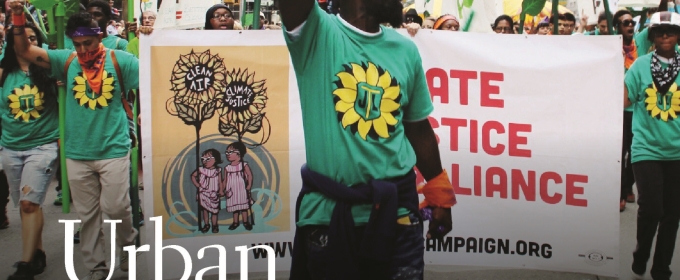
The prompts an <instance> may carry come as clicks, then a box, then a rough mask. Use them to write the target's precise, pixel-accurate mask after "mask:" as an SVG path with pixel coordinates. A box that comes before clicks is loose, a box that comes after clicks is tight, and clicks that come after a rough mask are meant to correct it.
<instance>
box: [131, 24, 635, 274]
mask: <svg viewBox="0 0 680 280" xmlns="http://www.w3.org/2000/svg"><path fill="white" fill-rule="evenodd" d="M218 32H220V34H219V36H216V35H217V34H213V33H214V32H210V31H200V32H199V31H193V32H192V36H191V37H189V36H185V35H186V34H185V33H183V32H182V31H169V30H168V31H166V30H158V31H157V32H155V33H154V34H153V35H152V36H150V37H148V38H147V39H148V40H143V41H142V48H141V50H142V54H144V53H145V52H146V54H147V56H146V58H145V57H144V56H142V69H154V71H140V72H141V75H142V77H141V78H142V81H143V84H142V92H148V93H150V92H153V93H154V94H153V95H150V94H147V95H142V118H143V119H145V120H146V121H145V122H144V123H143V126H144V127H143V129H142V133H143V141H142V142H143V143H144V145H145V146H144V147H143V150H144V151H145V153H146V154H145V155H144V156H145V157H144V159H145V160H144V169H145V170H153V172H145V174H144V175H145V178H144V180H145V184H148V185H153V186H154V188H152V189H151V191H147V192H146V194H145V195H146V197H145V198H146V201H147V203H145V206H146V207H147V209H145V211H149V212H148V213H152V214H148V215H151V216H162V217H163V223H164V224H163V227H162V229H163V234H162V236H163V245H164V246H168V245H178V246H181V247H183V248H186V250H187V251H188V252H189V255H191V261H192V264H193V265H192V268H191V269H190V270H192V274H195V273H196V272H198V271H199V270H200V269H201V268H205V267H209V266H214V265H215V262H216V257H217V256H216V254H215V256H213V257H207V256H206V257H205V258H198V257H197V252H199V250H201V248H203V247H205V246H210V245H214V244H220V245H222V246H224V247H225V248H227V254H228V257H227V259H228V260H229V261H228V262H227V270H228V272H229V273H237V272H239V269H240V263H239V261H238V260H239V259H240V254H239V253H238V252H236V251H235V250H233V249H232V248H235V247H238V246H243V245H247V246H249V247H250V246H255V245H261V244H267V245H270V246H271V247H273V248H274V249H275V254H274V256H271V254H269V255H267V254H264V252H263V251H262V250H250V251H249V253H248V255H249V258H250V259H249V262H248V263H249V264H248V266H249V269H250V271H265V270H266V269H267V258H271V257H275V258H276V269H277V270H288V269H289V268H290V256H291V252H290V250H291V249H292V246H291V244H290V242H291V241H292V240H293V234H294V228H295V227H294V219H295V217H294V211H293V210H294V205H295V198H296V195H297V193H298V192H299V189H300V185H301V180H300V175H299V167H300V166H301V165H302V164H303V163H304V162H305V155H304V153H303V151H304V149H303V146H302V145H304V143H303V141H300V139H304V138H303V135H302V129H301V116H300V110H299V96H298V92H297V85H296V81H295V78H294V77H295V76H294V73H293V68H292V67H291V66H290V64H289V58H288V54H287V51H286V49H285V43H284V41H283V37H282V36H281V33H280V31H261V32H257V33H256V34H253V33H245V32H244V33H241V34H239V33H238V32H229V31H218ZM562 39H563V38H559V37H545V38H539V37H526V36H501V37H498V36H493V35H485V34H463V33H444V32H431V31H427V32H425V31H422V32H420V33H419V34H418V36H417V37H416V38H415V39H414V40H415V41H416V43H417V45H418V47H419V49H420V51H421V55H422V58H423V67H424V69H425V72H426V77H427V79H428V85H429V87H430V92H431V95H432V97H433V101H434V104H435V112H434V113H433V114H432V115H431V118H430V121H431V123H432V125H433V127H434V129H435V132H436V133H437V135H438V139H439V144H440V150H441V151H442V160H443V162H444V164H445V166H446V169H447V171H448V172H449V174H451V180H452V181H453V185H454V186H455V188H456V191H457V193H458V204H457V205H456V206H455V207H454V209H453V214H454V229H453V231H452V232H451V234H450V235H449V236H448V237H447V238H446V239H445V240H444V241H443V242H435V241H434V240H426V250H427V252H426V261H427V263H431V264H449V265H476V266H501V267H515V268H534V269H544V270H556V271H571V272H583V273H592V274H598V275H606V276H616V273H617V271H618V259H615V258H614V256H618V255H619V252H618V228H619V225H618V212H617V210H616V207H615V205H617V203H618V200H617V196H616V195H611V194H613V193H617V192H618V185H619V175H618V168H619V163H618V160H619V157H620V156H619V151H620V142H621V131H620V130H621V122H622V118H621V114H620V113H621V109H622V106H623V104H621V103H622V101H621V98H620V95H621V92H622V91H623V88H622V82H623V73H622V72H621V71H620V65H621V61H620V60H621V59H622V58H621V57H620V55H616V54H617V52H616V50H618V49H619V48H620V41H619V40H620V39H618V38H615V37H614V38H604V37H598V38H569V40H562ZM216 46H219V47H216ZM152 49H153V51H152ZM567 49H568V50H569V51H565V50H567ZM442 50H447V51H442ZM244 52H250V53H251V55H243V54H244ZM256 52H261V53H264V54H265V55H261V54H260V55H257V54H256ZM539 53H540V54H541V55H540V56H539V55H537V54H539ZM618 53H620V51H619V52H618ZM169 58H170V59H169ZM192 61H196V63H197V64H196V63H195V64H196V65H193V64H191V63H194V62H192ZM185 64H186V65H185ZM207 68H210V69H207ZM156 70H158V71H156ZM184 70H186V71H184ZM584 70H587V71H584ZM619 72H621V73H619ZM222 73H224V75H221V74H222ZM286 73H287V74H286ZM588 73H598V75H592V74H588ZM199 76H200V81H201V82H200V83H198V84H200V86H199V85H194V83H193V82H192V81H193V80H196V79H197V78H196V77H199ZM168 78H170V79H168ZM328 78H329V79H337V78H336V77H328ZM206 79H208V80H209V81H208V80H206ZM220 79H221V80H225V81H227V82H220V81H219V80H220ZM169 81H170V82H169ZM206 81H207V82H206ZM602 81H606V82H602ZM170 83H174V84H170ZM220 83H223V84H221V85H220ZM182 85H185V86H186V87H187V88H190V89H193V90H194V91H195V92H193V93H195V94H198V96H201V98H203V100H212V99H213V98H214V99H217V100H218V102H217V103H215V105H209V106H216V108H217V109H215V110H216V111H215V113H214V117H212V118H206V119H205V120H201V127H202V128H199V129H198V130H196V129H195V128H194V127H193V126H192V125H191V122H189V123H186V118H187V117H191V116H195V114H194V113H191V112H193V111H192V110H194V109H191V108H193V107H196V106H199V107H200V106H208V105H201V104H202V103H197V104H181V103H178V102H179V101H181V100H182V98H181V97H182V96H180V95H178V94H177V92H175V93H173V92H172V90H169V89H173V90H174V89H177V88H179V87H181V86H182ZM230 85H231V86H230ZM207 87H210V88H211V91H206V92H208V93H206V94H205V95H201V94H200V93H198V92H200V91H201V90H202V89H203V88H207ZM220 92H222V93H224V94H223V95H220V94H219V93H220ZM211 94H212V95H211ZM327 94H332V93H327ZM265 95H266V96H267V98H268V99H267V101H266V102H263V101H262V99H261V96H265ZM173 96H174V97H173ZM239 96H241V97H243V98H242V99H239V100H241V101H244V100H247V101H248V102H251V101H253V100H259V101H257V102H255V103H257V104H261V103H265V105H264V107H263V106H259V105H258V106H259V107H249V108H254V109H253V111H252V112H255V113H254V115H253V116H255V118H256V120H257V121H255V122H254V121H251V122H249V123H248V125H251V126H252V125H255V124H257V125H260V126H261V127H263V129H260V130H251V131H255V132H254V133H250V132H248V131H244V133H242V134H240V133H236V134H234V135H232V134H229V133H231V132H233V131H235V130H238V129H239V128H242V127H244V126H243V125H240V126H234V125H232V124H231V123H232V122H239V121H241V122H243V121H246V122H247V121H248V118H253V116H250V115H244V114H239V113H238V112H240V111H238V110H235V111H234V110H232V111H233V112H235V113H230V112H232V111H229V110H230V108H231V109H234V108H236V109H238V108H241V107H243V106H245V105H247V104H245V105H244V104H241V103H242V102H241V103H238V104H236V103H234V102H231V101H230V99H234V98H237V97H239ZM251 96H252V97H253V98H250V97H251ZM246 97H248V98H246ZM220 98H221V99H220ZM258 98H260V99H258ZM178 100H179V101H178ZM220 100H222V101H224V102H222V101H220ZM171 101H172V102H171ZM173 102H174V103H173ZM202 102H203V101H202ZM206 102H207V101H206ZM244 102H245V101H244ZM173 104H174V105H173ZM206 104H208V103H206ZM234 104H235V105H234ZM199 107H196V108H199ZM232 107H233V108H232ZM173 108H178V109H179V111H177V110H175V109H173ZM210 108H211V110H213V107H210ZM144 109H146V110H144ZM183 112H184V113H183ZM185 112H189V113H185ZM264 113H266V116H267V118H266V119H265V118H257V116H259V115H262V116H264ZM258 114H259V115H258ZM178 117H179V118H180V119H182V120H184V121H185V123H184V124H186V125H183V123H182V122H181V120H180V119H178ZM165 127H173V130H167V129H163V128H165ZM232 127H233V128H232ZM267 127H269V128H268V129H269V130H268V129H267ZM263 131H270V132H271V133H270V135H268V136H267V137H261V136H262V135H263V133H265V132H263ZM226 135H231V136H226ZM265 138H267V139H269V141H268V142H267V141H265V142H266V143H262V145H259V146H257V145H256V144H258V143H261V142H262V140H261V139H265ZM272 139H273V140H272ZM241 141H242V142H244V143H246V144H248V145H247V149H246V150H244V152H243V153H242V154H243V155H244V156H242V157H241V156H237V157H233V152H234V151H236V148H234V147H233V143H234V142H241ZM258 141H260V142H258ZM197 143H198V144H200V148H199V145H197ZM308 144H311V143H308ZM212 149H214V150H215V152H217V153H219V154H222V155H221V157H222V161H223V162H224V163H223V164H220V166H222V167H220V168H226V167H224V166H227V167H228V165H229V164H230V162H232V163H233V162H236V163H238V164H237V165H234V166H233V167H234V168H236V169H238V170H243V169H244V168H245V166H247V167H248V169H249V170H251V171H250V172H251V175H248V176H246V177H245V178H246V180H244V181H246V182H247V181H249V180H252V183H247V184H246V185H250V186H251V189H250V190H249V191H250V192H252V196H251V200H253V201H252V202H251V203H250V205H251V206H250V208H248V209H247V210H245V212H243V213H244V214H241V215H244V216H243V217H240V218H239V216H238V215H235V214H236V213H239V212H238V211H239V210H233V212H234V215H232V214H231V212H227V213H224V212H223V211H224V209H227V211H232V210H230V209H233V207H232V206H230V205H231V204H230V203H231V202H230V200H229V199H225V198H220V197H221V196H219V194H218V196H216V198H215V200H214V202H211V201H213V200H212V198H211V197H210V196H209V195H208V194H209V193H206V192H205V191H199V192H198V193H197V190H199V187H201V186H202V184H203V183H202V181H201V180H196V182H192V179H191V178H192V175H191V174H192V173H193V172H194V171H195V170H196V169H197V163H196V162H197V160H198V159H201V160H202V162H198V164H199V165H200V163H203V164H202V165H200V166H201V167H200V170H202V171H201V172H203V173H205V174H208V173H209V172H208V171H209V170H210V168H213V167H212V166H213V164H212V163H211V162H212V161H211V159H212V158H215V154H212V151H211V150H212ZM225 151H226V155H227V156H228V158H225V154H224V153H225ZM197 153H198V154H197ZM237 155H238V153H237ZM234 160H235V161H234ZM246 164H247V165H246ZM218 167H219V166H218ZM230 168H231V167H230ZM238 174H240V173H238ZM250 176H252V177H253V178H251V179H248V178H250ZM206 182H208V181H206ZM194 183H196V184H198V186H197V185H195V184H194ZM211 203H212V204H211ZM199 204H201V205H204V206H205V207H203V208H201V206H200V205H199ZM211 205H212V206H211ZM213 208H214V209H215V210H217V211H216V212H214V213H216V214H210V215H211V217H215V219H216V220H217V224H215V223H212V222H210V221H209V220H205V221H206V223H204V225H209V224H212V231H207V230H206V231H205V232H202V231H200V230H199V229H198V228H197V225H198V222H197V220H198V219H199V217H200V218H203V213H197V211H212V210H211V209H213ZM220 209H222V210H220ZM211 213H213V212H211ZM245 214H248V216H247V217H248V220H250V222H251V224H249V225H250V226H251V229H247V228H244V225H240V226H238V222H239V220H241V221H242V222H244V223H245V222H246V221H247V220H245ZM205 217H208V216H205ZM231 226H235V227H234V229H231V228H228V227H231ZM207 228H210V227H207ZM216 228H217V229H216ZM153 229H154V227H148V228H147V229H146V230H147V231H149V232H148V236H154V235H153ZM224 235H229V238H224ZM165 251H166V252H170V251H172V250H165ZM148 257H149V263H154V259H153V254H149V255H148ZM162 263H163V273H164V274H163V277H164V278H165V277H180V276H182V274H183V272H184V268H185V267H184V266H183V265H182V264H183V263H184V260H183V257H182V256H181V255H180V254H176V253H167V254H163V262H162ZM150 269H152V270H153V269H154V268H150ZM150 273H153V271H150ZM210 273H213V274H214V273H217V270H212V271H209V272H208V274H210Z"/></svg>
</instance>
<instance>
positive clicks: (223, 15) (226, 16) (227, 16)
mask: <svg viewBox="0 0 680 280" xmlns="http://www.w3.org/2000/svg"><path fill="white" fill-rule="evenodd" d="M220 18H224V19H229V18H231V14H214V15H213V19H220Z"/></svg>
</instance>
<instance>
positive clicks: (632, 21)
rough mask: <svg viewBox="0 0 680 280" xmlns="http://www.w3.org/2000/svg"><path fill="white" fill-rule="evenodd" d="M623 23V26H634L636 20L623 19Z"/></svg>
mask: <svg viewBox="0 0 680 280" xmlns="http://www.w3.org/2000/svg"><path fill="white" fill-rule="evenodd" d="M621 25H623V26H634V25H635V21H634V20H630V19H627V20H624V21H622V22H621Z"/></svg>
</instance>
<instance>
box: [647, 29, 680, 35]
mask: <svg viewBox="0 0 680 280" xmlns="http://www.w3.org/2000/svg"><path fill="white" fill-rule="evenodd" d="M653 32H654V35H655V36H656V37H663V36H664V35H667V36H674V35H675V36H677V35H678V34H680V29H677V28H668V27H657V28H654V29H653Z"/></svg>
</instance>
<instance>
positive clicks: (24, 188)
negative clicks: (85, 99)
mask: <svg viewBox="0 0 680 280" xmlns="http://www.w3.org/2000/svg"><path fill="white" fill-rule="evenodd" d="M26 27H27V28H25V32H26V36H27V38H28V41H29V43H30V44H31V45H34V46H41V45H42V43H43V42H42V38H41V37H40V35H38V34H40V33H39V32H40V31H39V30H38V28H36V27H35V26H34V25H31V24H29V23H27V24H26ZM13 29H14V27H12V28H10V29H9V30H8V31H9V32H10V34H13V33H12V32H13V31H14V30H13ZM7 43H8V44H9V46H14V36H8V37H7ZM0 68H2V69H1V72H2V73H1V74H0V85H2V90H0V94H1V95H2V96H1V97H0V123H1V124H2V135H1V136H0V146H2V148H1V151H0V155H2V166H3V169H4V170H5V173H6V175H7V181H8V183H9V186H10V193H11V197H12V200H13V201H14V205H15V206H20V208H21V223H22V227H21V228H22V232H21V236H22V241H23V254H22V257H21V261H19V262H18V263H17V270H16V272H15V273H14V274H13V275H10V276H9V278H8V279H9V280H19V279H33V276H34V275H37V274H40V273H42V272H43V271H44V270H45V266H46V260H45V259H46V257H45V252H44V251H43V245H42V228H43V223H44V221H43V213H42V209H41V207H40V205H42V203H43V202H44V201H45V194H46V193H47V189H48V187H49V185H50V182H51V180H52V179H53V177H54V175H55V173H56V170H57V155H58V152H57V150H58V147H57V139H59V115H58V112H57V110H58V109H57V108H58V107H57V98H56V90H55V85H56V81H55V80H54V79H52V78H50V77H49V70H46V69H44V68H41V67H38V66H36V65H33V64H31V63H30V62H29V61H27V60H25V59H22V58H20V57H18V56H17V55H16V53H15V52H14V48H7V49H6V54H5V57H4V58H3V59H2V62H0Z"/></svg>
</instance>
